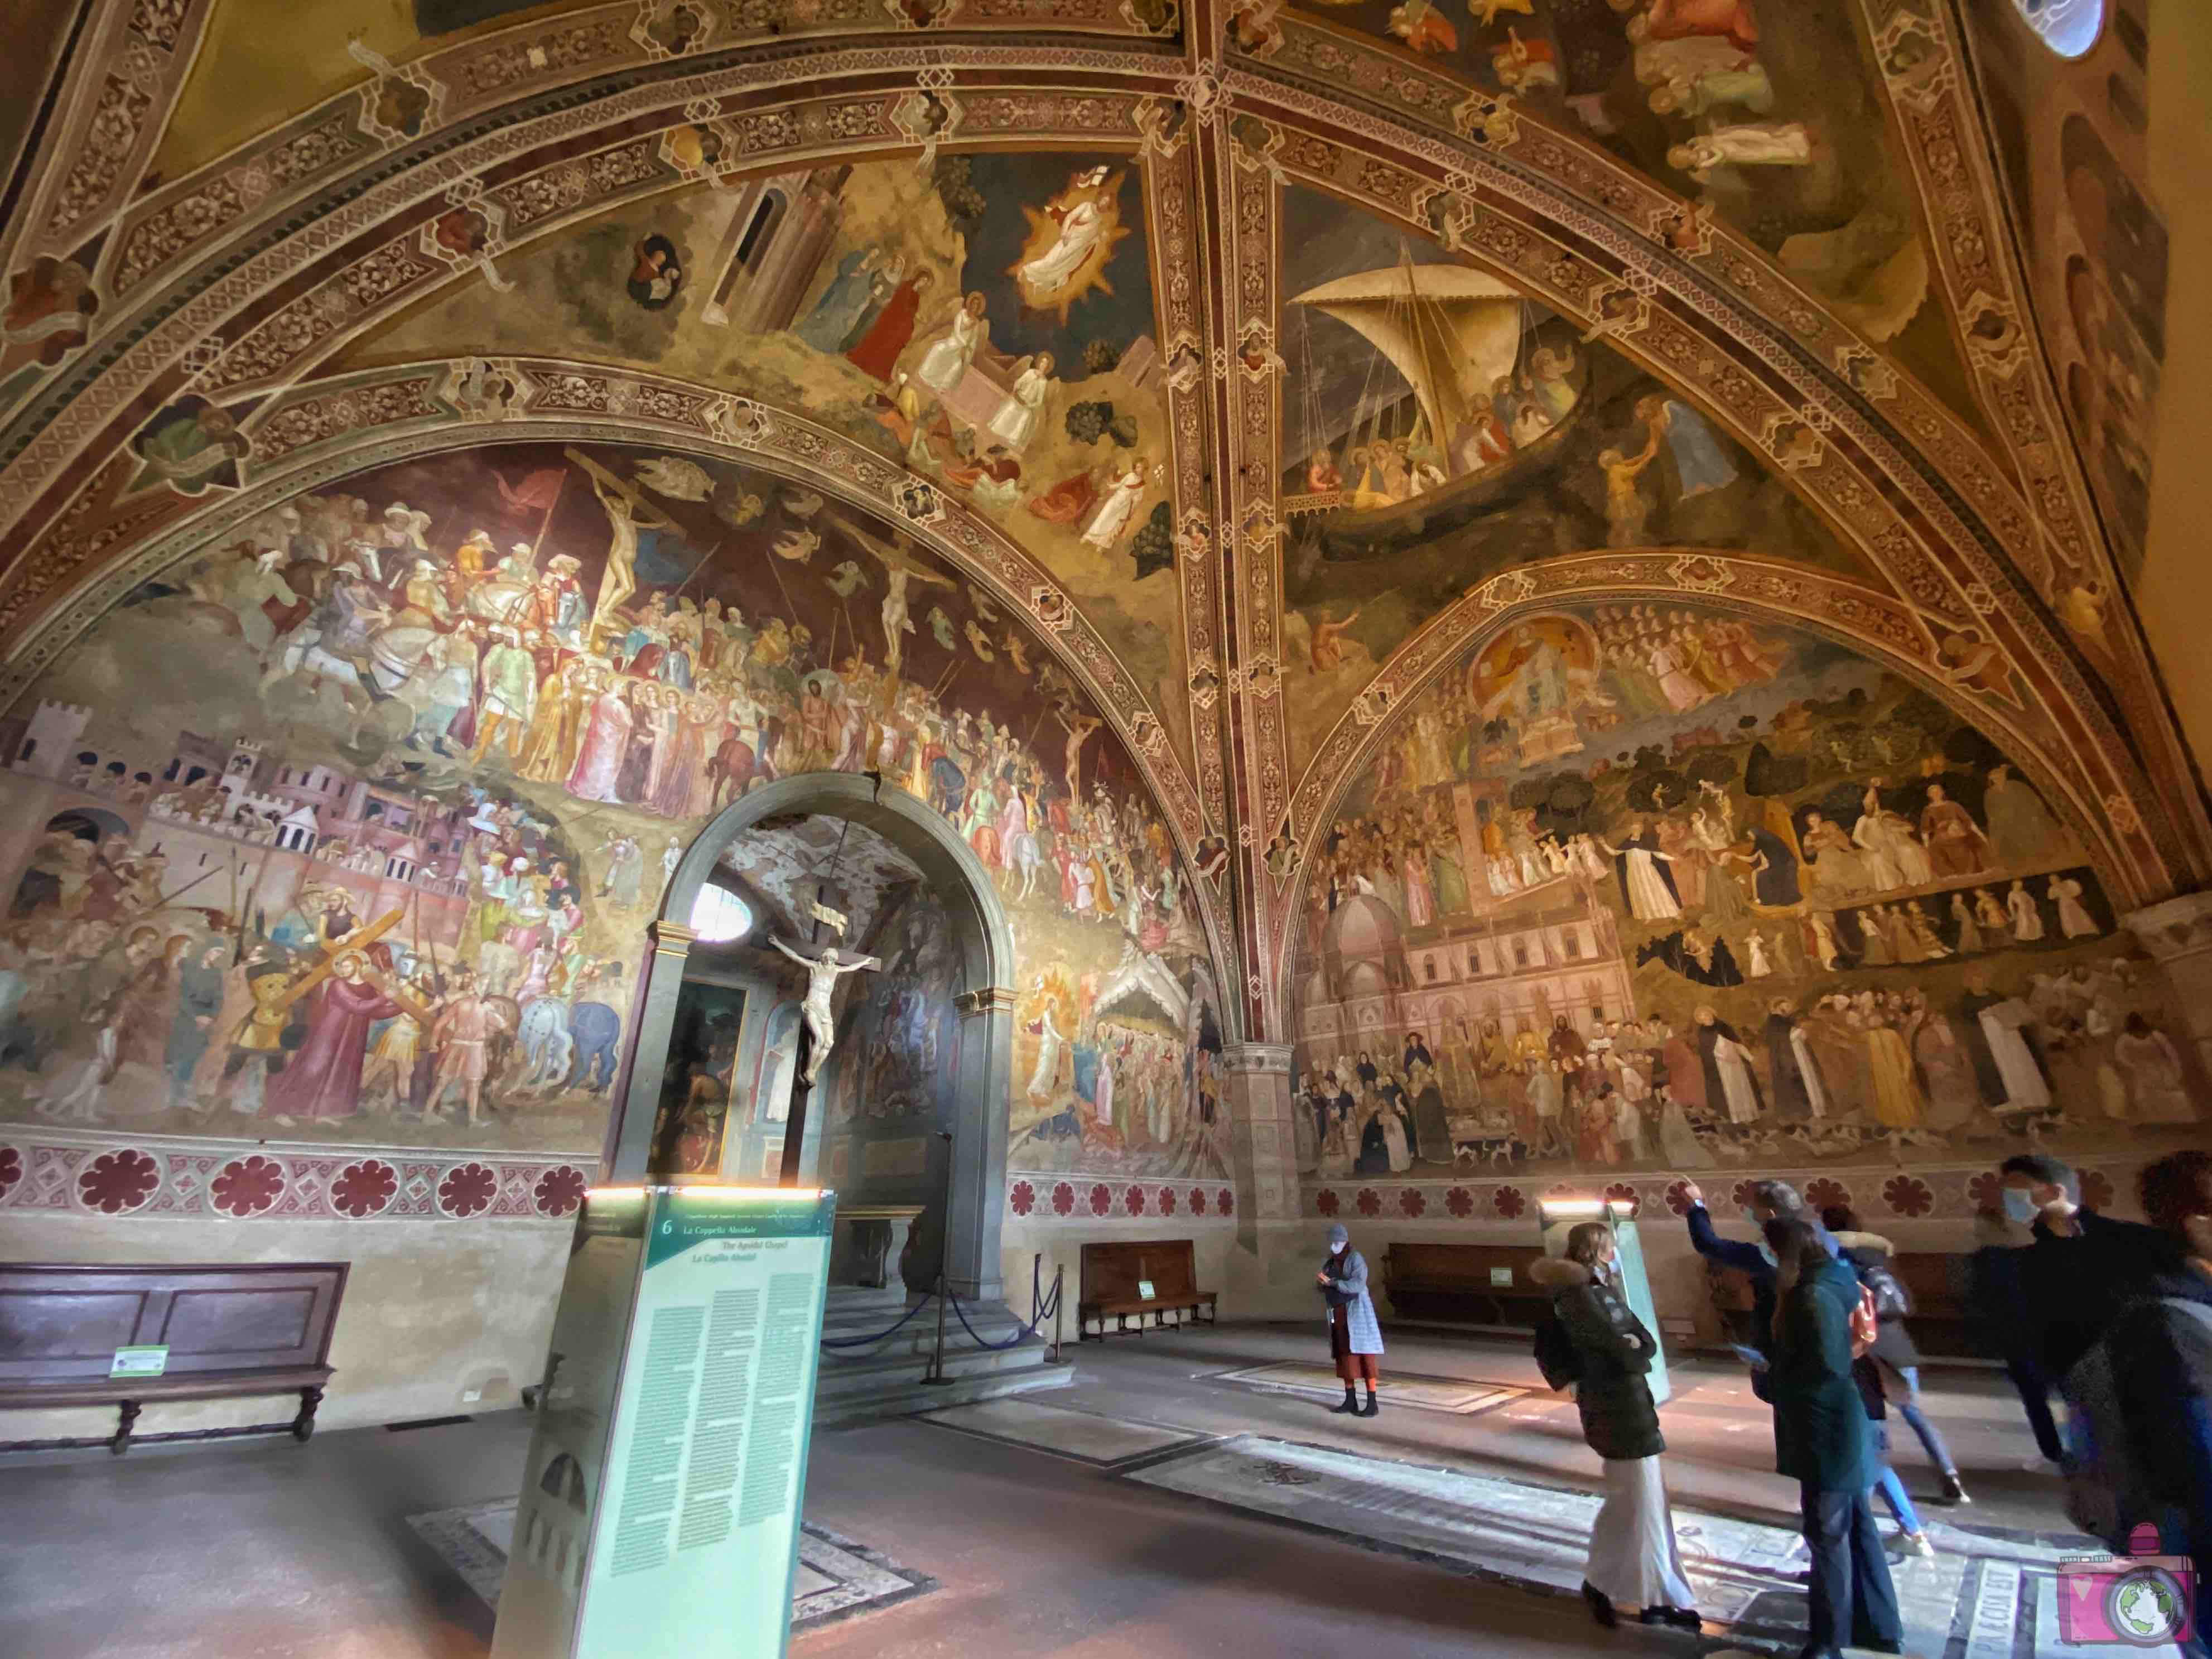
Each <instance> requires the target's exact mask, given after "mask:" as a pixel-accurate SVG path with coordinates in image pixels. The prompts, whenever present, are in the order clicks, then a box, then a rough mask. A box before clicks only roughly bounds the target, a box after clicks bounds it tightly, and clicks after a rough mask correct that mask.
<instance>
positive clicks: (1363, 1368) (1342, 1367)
mask: <svg viewBox="0 0 2212 1659" xmlns="http://www.w3.org/2000/svg"><path fill="white" fill-rule="evenodd" d="M1350 1319H1351V1310H1349V1309H1346V1308H1341V1307H1338V1308H1332V1309H1330V1310H1329V1311H1328V1357H1329V1358H1332V1359H1334V1361H1336V1376H1337V1380H1338V1381H1339V1382H1340V1383H1362V1382H1364V1383H1366V1384H1367V1385H1368V1386H1369V1387H1370V1388H1372V1387H1373V1386H1374V1384H1375V1382H1376V1374H1375V1362H1376V1359H1378V1358H1381V1356H1380V1355H1377V1354H1371V1353H1354V1352H1352V1328H1351V1325H1350V1323H1349V1321H1350Z"/></svg>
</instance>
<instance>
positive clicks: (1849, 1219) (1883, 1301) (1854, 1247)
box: [1820, 1204, 1974, 1526]
mask: <svg viewBox="0 0 2212 1659" xmlns="http://www.w3.org/2000/svg"><path fill="white" fill-rule="evenodd" d="M1820 1225H1822V1226H1824V1227H1826V1229H1827V1230H1828V1231H1830V1232H1831V1233H1832V1234H1834V1235H1835V1238H1836V1246H1837V1248H1838V1249H1839V1250H1840V1251H1841V1252H1842V1253H1843V1258H1844V1261H1848V1262H1850V1264H1851V1267H1852V1270H1853V1271H1854V1272H1856V1273H1857V1274H1858V1276H1859V1283H1860V1284H1861V1285H1863V1286H1865V1287H1866V1289H1867V1290H1869V1291H1872V1292H1873V1294H1874V1311H1875V1320H1876V1329H1875V1340H1874V1346H1873V1347H1872V1348H1871V1349H1869V1352H1868V1357H1869V1358H1871V1359H1872V1360H1873V1361H1874V1364H1875V1371H1876V1374H1877V1375H1878V1376H1879V1377H1880V1379H1881V1392H1882V1398H1883V1400H1884V1401H1887V1403H1888V1404H1890V1405H1892V1406H1894V1407H1897V1414H1898V1415H1899V1417H1901V1418H1903V1419H1905V1423H1906V1424H1907V1425H1909V1426H1910V1427H1911V1430H1912V1432H1913V1433H1914V1434H1915V1435H1917V1436H1918V1437H1919V1439H1920V1444H1921V1447H1922V1449H1923V1450H1925V1451H1926V1452H1927V1454H1928V1461H1929V1462H1931V1463H1933V1464H1934V1465H1935V1466H1936V1468H1937V1470H1938V1471H1940V1472H1941V1474H1942V1478H1943V1494H1942V1498H1941V1499H1940V1500H1939V1501H1941V1502H1942V1503H1945V1504H1971V1503H1972V1502H1973V1501H1974V1500H1973V1499H1972V1498H1969V1497H1968V1496H1967V1495H1966V1486H1964V1485H1963V1484H1961V1482H1960V1480H1959V1466H1958V1463H1957V1462H1955V1461H1954V1459H1953V1457H1952V1455H1951V1449H1950V1448H1949V1447H1948V1446H1946V1445H1945V1444H1944V1443H1943V1437H1942V1434H1941V1433H1939V1432H1938V1431H1937V1430H1936V1425H1934V1424H1933V1423H1931V1422H1929V1420H1928V1413H1927V1412H1926V1411H1925V1410H1924V1409H1923V1407H1922V1405H1921V1400H1920V1365H1921V1358H1920V1349H1919V1346H1918V1345H1917V1343H1915V1342H1914V1341H1913V1340H1912V1334H1911V1332H1910V1331H1908V1330H1906V1329H1905V1318H1906V1316H1908V1315H1910V1314H1911V1311H1912V1300H1911V1297H1909V1296H1907V1295H1906V1294H1905V1286H1904V1285H1903V1284H1902V1283H1900V1282H1899V1279H1898V1277H1897V1273H1896V1271H1895V1268H1894V1267H1893V1263H1892V1261H1891V1258H1892V1257H1893V1255H1895V1254H1896V1251H1895V1249H1894V1248H1893V1246H1892V1245H1891V1243H1890V1242H1889V1241H1888V1240H1887V1239H1886V1238H1884V1237H1882V1236H1881V1234H1879V1233H1870V1232H1866V1231H1862V1230H1861V1228H1860V1226H1859V1218H1858V1213H1857V1212H1856V1211H1855V1210H1852V1209H1851V1208H1850V1207H1849V1206H1846V1205H1842V1204H1832V1205H1830V1206H1828V1207H1827V1208H1826V1209H1825V1210H1823V1211H1821V1212H1820ZM1903 1524H1904V1519H1903V1517H1902V1516H1899V1525H1900V1526H1901V1525H1903Z"/></svg>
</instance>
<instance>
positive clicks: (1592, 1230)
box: [1528, 1221, 1700, 1630]
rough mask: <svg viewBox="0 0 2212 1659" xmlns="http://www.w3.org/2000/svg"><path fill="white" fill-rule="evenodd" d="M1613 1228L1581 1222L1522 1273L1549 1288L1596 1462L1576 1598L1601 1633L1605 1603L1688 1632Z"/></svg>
mask: <svg viewBox="0 0 2212 1659" xmlns="http://www.w3.org/2000/svg"><path fill="white" fill-rule="evenodd" d="M1613 1257H1614V1252H1613V1229H1612V1228H1610V1227H1608V1226H1607V1225H1606V1224H1605V1223H1604V1222H1602V1221H1585V1222H1583V1224H1582V1225H1579V1226H1577V1227H1576V1228H1574V1229H1572V1230H1571V1231H1570V1232H1569V1233H1568V1234H1567V1247H1566V1254H1565V1256H1563V1257H1560V1258H1559V1259H1556V1260H1553V1259H1550V1258H1547V1259H1546V1260H1543V1261H1538V1262H1537V1263H1536V1264H1535V1265H1534V1267H1531V1268H1530V1269H1529V1273H1528V1276H1529V1277H1530V1279H1533V1280H1534V1281H1535V1283H1536V1284H1537V1285H1539V1286H1540V1287H1541V1288H1542V1289H1545V1290H1547V1291H1551V1292H1552V1311H1553V1314H1555V1315H1556V1316H1558V1318H1559V1322H1560V1323H1561V1324H1562V1325H1564V1326H1565V1328H1566V1331H1567V1335H1568V1337H1569V1339H1570V1340H1571V1341H1572V1342H1573V1343H1574V1346H1575V1353H1576V1356H1577V1358H1578V1359H1579V1360H1580V1361H1581V1373H1582V1374H1581V1376H1579V1377H1578V1378H1577V1381H1576V1382H1575V1383H1574V1384H1573V1388H1574V1395H1575V1406H1576V1408H1577V1410H1578V1411H1579V1412H1580V1413H1582V1420H1583V1439H1584V1440H1586V1441H1588V1442H1589V1449H1591V1450H1592V1451H1594V1452H1595V1453H1596V1454H1597V1455H1598V1456H1599V1457H1601V1459H1603V1460H1604V1463H1605V1504H1604V1506H1603V1507H1602V1508H1601V1509H1600V1510H1598V1512H1597V1519H1596V1521H1595V1522H1594V1523H1593V1524H1592V1525H1591V1528H1590V1550H1589V1566H1588V1567H1587V1568H1585V1569H1584V1572H1583V1597H1584V1598H1585V1599H1586V1600H1587V1601H1589V1606H1590V1613H1591V1615H1592V1616H1593V1617H1594V1618H1595V1619H1596V1620H1597V1622H1598V1623H1599V1624H1601V1625H1602V1626H1606V1627H1607V1628H1608V1629H1610V1628H1611V1627H1612V1626H1613V1625H1615V1624H1616V1623H1618V1622H1619V1620H1618V1619H1617V1617H1616V1615H1615V1613H1614V1612H1613V1607H1614V1604H1615V1603H1622V1604H1626V1605H1628V1606H1632V1607H1638V1608H1639V1609H1640V1610H1641V1611H1640V1612H1639V1613H1638V1617H1639V1618H1640V1619H1641V1620H1643V1622H1644V1623H1645V1624H1647V1625H1675V1626H1680V1627H1681V1628H1682V1629H1685V1630H1696V1629H1698V1628H1699V1624H1700V1621H1699V1618H1698V1615H1697V1613H1696V1612H1695V1611H1694V1610H1692V1607H1691V1606H1690V1601H1691V1599H1692V1591H1691V1589H1690V1584H1689V1580H1688V1579H1687V1578H1686V1577H1684V1576H1683V1572H1682V1557H1681V1553H1680V1551H1679V1550H1678V1549H1677V1548H1676V1547H1675V1544H1674V1516H1673V1514H1672V1513H1671V1512H1670V1511H1669V1510H1668V1504H1667V1483H1666V1480H1665V1479H1664V1477H1663V1476H1662V1474H1661V1473H1660V1468H1659V1455H1660V1454H1661V1453H1662V1452H1663V1451H1665V1450H1666V1449H1667V1443H1666V1441H1665V1440H1664V1439H1663V1438H1662V1437H1661V1435H1660V1433H1659V1410H1658V1407H1656V1405H1654V1404H1653V1403H1652V1400H1651V1385H1650V1383H1648V1382H1646V1381H1645V1380H1644V1378H1645V1374H1646V1373H1647V1372H1649V1371H1650V1369H1651V1356H1652V1355H1653V1354H1654V1353H1655V1352H1657V1345H1656V1343H1654V1342H1653V1341H1652V1340H1651V1333H1650V1331H1648V1330H1646V1329H1645V1328H1644V1322H1642V1321H1641V1320H1639V1319H1638V1318H1637V1316H1636V1315H1635V1314H1634V1312H1632V1310H1630V1308H1629V1305H1628V1301H1627V1298H1626V1297H1624V1296H1623V1295H1622V1294H1621V1292H1620V1284H1619V1282H1618V1280H1617V1279H1616V1277H1615V1272H1616V1270H1615V1267H1614V1261H1613Z"/></svg>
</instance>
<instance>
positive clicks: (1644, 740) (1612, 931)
mask: <svg viewBox="0 0 2212 1659" xmlns="http://www.w3.org/2000/svg"><path fill="white" fill-rule="evenodd" d="M1310 879H1311V887H1310V891H1309V892H1308V893H1307V895H1306V903H1305V915H1304V943H1303V945H1302V951H1301V959H1300V962H1299V965H1298V979H1297V1014H1296V1033H1295V1034H1296V1038H1297V1060H1296V1064H1297V1087H1298V1091H1299V1094H1298V1101H1299V1110H1298V1113H1297V1136H1298V1147H1299V1154H1300V1164H1301V1167H1302V1168H1304V1169H1305V1170H1310V1171H1317V1172H1319V1173H1321V1174H1322V1175H1335V1176H1346V1175H1352V1174H1355V1173H1356V1174H1363V1175H1364V1174H1383V1173H1389V1172H1391V1171H1395V1170H1407V1169H1411V1168H1414V1167H1417V1166H1422V1165H1425V1166H1431V1167H1437V1166H1447V1165H1448V1166H1453V1167H1457V1168H1462V1169H1465V1168H1468V1167H1469V1166H1471V1165H1474V1166H1480V1168H1482V1169H1484V1170H1492V1169H1508V1170H1523V1169H1534V1170H1559V1171H1584V1172H1589V1171H1596V1170H1671V1171H1678V1172H1694V1171H1699V1170H1725V1169H1727V1168H1729V1167H1747V1166H1751V1167H1755V1166H1759V1165H1765V1166H1769V1167H1771V1165H1772V1164H1775V1163H1776V1162H1777V1161H1778V1160H1783V1159H1787V1160H1790V1161H1791V1162H1792V1163H1793V1164H1795V1163H1798V1162H1802V1161H1807V1160H1809V1161H1812V1162H1814V1163H1820V1162H1835V1163H1838V1164H1846V1163H1869V1162H1883V1163H1904V1162H1907V1161H1911V1160H1917V1159H1925V1158H1931V1157H1942V1156H1944V1155H1946V1154H1964V1155H1968V1156H1991V1155H1995V1156H2002V1155H2003V1154H2005V1153H2007V1152H2015V1151H2022V1150H2027V1149H2028V1148H2029V1147H2032V1146H2039V1147H2049V1148H2051V1149H2053V1150H2055V1151H2057V1152H2060V1153H2061V1154H2062V1155H2063V1154H2066V1153H2069V1152H2079V1151H2083V1150H2087V1149H2089V1148H2092V1147H2109V1146H2111V1145H2112V1143H2114V1142H2116V1141H2118V1142H2124V1143H2127V1144H2129V1145H2130V1146H2133V1147H2135V1148H2136V1149H2139V1150H2143V1151H2156V1150H2162V1149H2164V1148H2166V1147H2167V1146H2172V1145H2179V1144H2182V1143H2184V1142H2185V1141H2188V1140H2191V1139H2194V1138H2196V1137H2197V1136H2200V1135H2201V1134H2202V1133H2203V1129H2202V1126H2201V1124H2200V1123H2199V1121H2198V1115H2197V1108H2196V1106H2195V1105H2194V1104H2193V1103H2192V1099H2191V1097H2192V1093H2194V1092H2196V1091H2197V1090H2198V1089H2199V1088H2200V1087H2201V1085H2200V1082H2199V1080H2198V1079H2197V1078H2196V1076H2195V1073H2194V1065H2195V1062H2194V1061H2193V1060H2191V1059H2190V1058H2188V1049H2189V1044H2188V1042H2187V1041H2186V1038H2185V1036H2184V1035H2183V1032H2182V1028H2181V1027H2180V1026H2179V1025H2178V1024H2176V1023H2175V1022H2174V1020H2173V1018H2172V1011H2171V1010H2170V1009H2168V1008H2166V1007H2165V1006H2161V1004H2160V1000H2159V996H2158V994H2157V993H2156V992H2155V991H2154V989H2153V985H2154V978H2153V975H2151V973H2150V971H2149V965H2148V963H2147V962H2145V961H2143V960H2142V959H2139V958H2137V957H2134V956H2132V955H2130V953H2129V945H2128V936H2127V935H2126V934H2125V933H2118V932H2117V931H2116V925H2117V924H2116V918H2115V915H2114V913H2113V910H2112V906H2111V904H2110V903H2109V902H2108V901H2107V899H2106V896H2105V894H2104V892H2103V890H2102V889H2101V888H2100V884H2099V882H2098V879H2097V876H2096V873H2095V872H2094V871H2093V869H2092V868H2090V867H2089V866H2088V864H2087V860H2086V856H2085V854H2084V851H2083V848H2082V847H2081V843H2080V842H2079V840H2078V839H2077V837H2076V836H2075V834H2074V833H2073V832H2072V831H2071V830H2070V829H2069V828H2068V827H2067V826H2066V824H2065V823H2064V822H2063V820H2062V818H2061V817H2060V816H2059V815H2058V814H2057V812H2056V811H2054V810H2053V808H2052V806H2051V804H2050V802H2049V801H2048V800H2047V799H2045V797H2044V795H2043V794H2042V793H2040V792H2039V790H2038V789H2037V788H2036V787H2035V786H2034V784H2033V782H2031V781H2028V780H2027V778H2025V777H2023V775H2021V772H2020V770H2019V769H2018V768H2017V767H2015V765H2014V764H2013V763H2012V761H2011V758H2010V757H2008V756H2007V755H2006V754H2005V752H2004V751H2003V750H2002V749H2001V748H2000V747H1999V746H1998V745H1996V744H1994V743H1993V742H1992V741H1991V740H1990V738H1988V737H1987V736H1985V735H1984V733H1983V732H1980V731H1979V730H1978V729H1977V728H1976V727H1975V726H1972V725H1970V724H1968V723H1966V721H1964V720H1961V719H1960V718H1959V717H1958V716H1957V715H1956V714H1954V713H1953V712H1952V710H1951V709H1950V708H1948V706H1947V705H1946V704H1944V703H1943V702H1941V701H1940V700H1939V699H1937V698H1936V696H1933V695H1932V694H1930V693H1929V692H1928V691H1925V690H1921V689H1919V688H1917V687H1916V686H1914V685H1912V684H1909V683H1908V682H1906V681H1905V679H1903V678H1900V677H1899V676H1898V675H1897V674H1895V673H1894V672H1893V671H1888V670H1887V669H1884V668H1882V667H1881V666H1879V665H1875V664H1874V663H1872V662H1870V661H1869V660H1867V659H1864V658H1863V657H1861V656H1859V655H1857V654H1856V653H1853V652H1852V651H1850V650H1849V649H1847V648H1846V647H1843V646H1841V645H1839V644H1837V643H1835V642H1833V641H1829V640H1826V639H1824V638H1820V637H1816V636H1815V635H1812V634H1810V633H1808V632H1805V631H1802V630H1800V629H1795V628H1792V627H1789V626H1784V625H1779V624H1775V623H1768V622H1765V621H1761V620H1758V619H1755V618H1753V617H1747V616H1744V615H1739V614H1735V613H1731V612H1726V611H1717V610H1711V609H1708V608H1705V607H1703V606H1699V605H1680V604H1668V603H1665V602H1657V601H1650V602H1639V603H1619V604H1611V605H1590V606H1584V607H1577V608H1576V609H1573V610H1570V611H1559V612H1555V613H1552V614H1545V615H1536V616H1530V617H1523V618H1521V619H1518V620H1516V621H1513V622H1510V623H1508V624H1506V625H1505V626H1504V629H1502V630H1499V631H1497V632H1495V633H1494V634H1492V635H1491V637H1490V638H1489V639H1488V640H1487V641H1486V642H1484V643H1482V644H1480V645H1479V646H1477V647H1474V648H1472V649H1471V650H1470V651H1469V652H1468V653H1466V654H1465V655H1464V656H1463V657H1462V659H1460V660H1458V661H1457V662H1455V664H1454V665H1452V666H1451V667H1450V668H1449V670H1448V671H1446V672H1445V673H1444V675H1443V678H1441V679H1440V680H1439V681H1437V683H1436V684H1434V685H1433V686H1432V687H1431V689H1430V690H1427V691H1425V692H1424V693H1423V694H1422V695H1421V696H1420V697H1419V699H1417V700H1416V702H1414V704H1413V706H1412V707H1411V708H1408V709H1407V710H1405V711H1402V712H1401V716H1400V718H1399V719H1398V720H1397V721H1396V722H1395V726H1394V728H1393V735H1391V736H1390V737H1389V739H1388V740H1387V741H1386V742H1385V743H1384V744H1383V747H1382V749H1381V750H1380V752H1379V754H1378V755H1377V756H1376V758H1375V759H1374V760H1373V761H1372V762H1371V763H1370V765H1369V766H1368V768H1367V769H1366V771H1365V772H1364V774H1363V775H1362V776H1361V777H1360V779H1359V780H1358V782H1357V783H1356V784H1355V785H1354V786H1353V787H1352V791H1351V793H1349V794H1348V795H1347V796H1346V799H1345V800H1344V803H1343V805H1342V809H1341V811H1340V816H1339V817H1337V819H1336V820H1335V822H1334V825H1333V827H1332V828H1331V829H1330V830H1329V832H1328V836H1327V838H1326V842H1325V844H1324V847H1323V848H1322V853H1321V856H1320V860H1319V865H1318V868H1317V870H1316V872H1315V873H1314V875H1313V876H1312V877H1311V878H1310ZM1969 1148H1971V1149H1972V1150H1971V1151H1968V1150H1967V1149H1969Z"/></svg>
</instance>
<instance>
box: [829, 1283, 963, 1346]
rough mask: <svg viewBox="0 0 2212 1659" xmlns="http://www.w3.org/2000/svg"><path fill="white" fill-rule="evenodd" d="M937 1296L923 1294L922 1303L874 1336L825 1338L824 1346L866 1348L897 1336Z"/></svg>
mask: <svg viewBox="0 0 2212 1659" xmlns="http://www.w3.org/2000/svg"><path fill="white" fill-rule="evenodd" d="M936 1294H937V1292H936V1291H924V1292H922V1297H921V1301H919V1302H917V1303H915V1304H914V1306H912V1307H911V1308H908V1310H906V1311H905V1312H904V1313H902V1314H901V1315H900V1316H898V1318H897V1319H896V1321H895V1322H892V1323H891V1324H890V1325H888V1326H886V1327H885V1328H884V1329H882V1330H880V1331H878V1332H877V1333H876V1334H874V1335H873V1336H825V1337H823V1339H822V1346H823V1347H825V1348H864V1347H866V1346H867V1345H868V1344H869V1343H871V1342H880V1341H882V1340H884V1338H885V1337H887V1336H890V1335H893V1334H896V1332H897V1330H898V1328H899V1327H900V1326H901V1325H903V1324H905V1323H906V1322H907V1321H908V1320H909V1319H911V1318H913V1317H914V1316H915V1315H916V1314H918V1313H920V1312H921V1310H923V1309H924V1308H927V1306H928V1305H929V1301H930V1298H931V1297H933V1296H935V1295H936Z"/></svg>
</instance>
